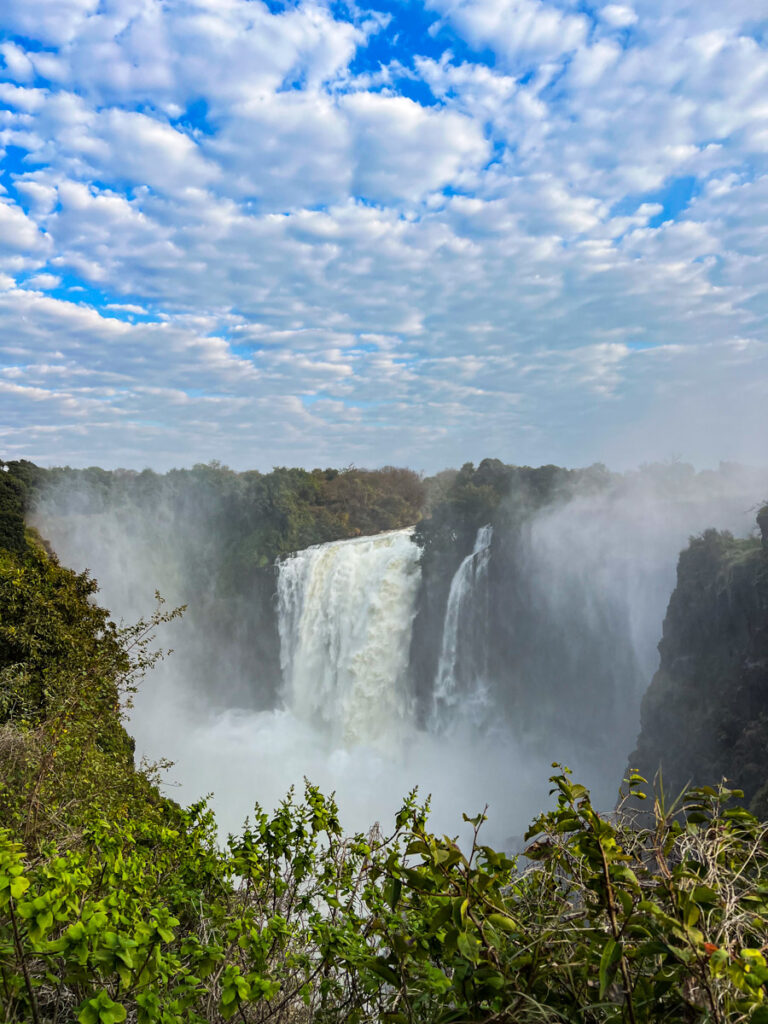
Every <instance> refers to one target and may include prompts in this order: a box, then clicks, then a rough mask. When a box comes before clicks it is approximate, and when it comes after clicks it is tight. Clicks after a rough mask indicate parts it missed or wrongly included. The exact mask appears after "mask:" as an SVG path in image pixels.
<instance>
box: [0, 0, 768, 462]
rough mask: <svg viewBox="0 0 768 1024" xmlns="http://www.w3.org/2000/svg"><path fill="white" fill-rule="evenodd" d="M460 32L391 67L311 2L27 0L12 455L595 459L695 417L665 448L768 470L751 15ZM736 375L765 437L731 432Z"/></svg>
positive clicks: (664, 10)
mask: <svg viewBox="0 0 768 1024" xmlns="http://www.w3.org/2000/svg"><path fill="white" fill-rule="evenodd" d="M430 10H431V12H432V15H433V16H434V15H437V16H438V18H439V19H440V20H439V25H438V26H437V31H436V34H435V35H434V37H433V38H434V39H435V40H439V39H448V43H447V44H446V48H445V50H444V52H443V53H442V54H440V55H438V56H435V57H425V56H423V54H421V53H419V51H418V49H417V50H415V51H413V52H406V51H403V50H402V49H401V50H397V49H395V51H394V52H396V54H397V56H396V57H395V58H394V59H392V60H390V61H389V62H388V63H386V64H385V65H384V66H379V65H378V64H377V62H376V61H371V60H368V63H367V64H366V60H365V59H363V60H362V61H356V57H360V56H361V55H362V57H363V58H366V57H367V56H369V55H366V54H365V52H364V51H365V45H366V41H367V39H368V38H369V37H370V35H371V34H372V33H375V32H376V31H379V30H380V29H381V24H382V23H381V20H379V21H378V22H377V21H376V19H372V18H369V17H368V16H367V15H366V14H365V13H364V12H363V13H360V14H359V16H358V15H355V20H344V19H343V18H342V17H341V16H336V17H334V16H333V14H332V13H331V11H330V9H328V8H326V7H323V6H320V5H315V4H309V3H299V4H297V5H295V6H291V7H287V8H286V9H285V10H284V11H281V12H280V13H271V12H270V11H269V10H268V9H267V7H266V6H265V5H263V4H261V3H255V2H246V0H227V2H225V3H223V2H221V0H194V2H181V0H169V2H167V3H160V2H159V0H110V3H109V4H101V5H97V4H95V3H94V4H91V3H87V2H85V0H83V2H77V3H76V2H69V3H64V2H62V3H57V4H55V5H54V4H49V3H48V2H47V0H27V2H25V3H24V4H21V3H16V2H14V3H12V4H11V6H10V7H8V8H7V11H8V12H9V13H6V10H5V9H4V10H3V13H2V15H0V21H2V22H3V27H5V28H9V29H11V30H16V31H23V32H25V33H31V34H32V37H33V38H36V39H37V42H38V43H40V44H42V48H40V47H39V46H35V47H30V48H29V51H28V52H27V50H26V48H25V44H24V43H23V41H22V40H19V41H17V42H15V43H12V42H6V43H4V44H2V46H1V47H0V53H2V56H3V61H4V66H3V69H2V72H0V77H2V78H3V80H4V81H3V82H2V83H1V84H0V98H1V99H2V100H3V101H4V103H5V105H6V106H7V108H8V109H7V110H6V111H3V112H2V113H0V145H3V146H6V147H13V146H16V147H20V150H21V151H22V152H23V151H26V153H27V156H26V158H25V159H20V157H19V152H18V151H11V150H10V149H9V152H11V155H12V163H11V162H9V173H8V175H7V177H6V178H4V181H5V183H6V188H5V190H4V191H3V192H2V193H0V288H2V291H0V375H2V377H1V379H2V380H3V381H4V388H5V390H4V392H3V407H4V411H6V409H7V413H6V415H5V416H4V418H3V421H4V422H5V424H6V425H5V426H3V421H0V431H1V432H0V437H1V438H2V439H3V442H4V444H5V445H7V446H9V450H12V451H15V452H20V453H25V454H26V455H27V456H28V457H36V458H41V459H43V460H44V461H51V460H52V459H56V460H58V461H66V460H69V461H73V462H78V461H80V462H82V461H85V462H87V463H92V462H94V461H105V462H107V463H114V462H115V461H132V462H133V463H134V464H139V465H143V464H144V463H146V462H147V461H154V462H155V463H156V464H157V465H162V464H166V465H167V464H169V463H172V462H174V461H179V460H180V459H183V460H184V461H192V460H197V459H200V458H206V457H220V458H221V457H223V458H225V459H229V460H231V461H233V462H236V463H237V464H239V465H248V464H253V463H254V462H256V461H258V459H259V458H260V456H258V455H257V454H255V453H257V452H262V453H263V456H261V458H263V464H265V465H270V464H272V462H281V461H282V462H307V461H312V460H315V459H316V460H317V461H319V462H322V463H324V464H331V463H344V462H351V461H354V462H357V463H358V464H364V463H366V462H378V463H383V462H393V461H404V462H410V463H411V464H415V465H417V466H419V467H422V466H423V467H425V468H437V467H439V466H441V465H445V464H448V463H451V462H454V463H455V462H457V461H463V460H464V459H466V458H479V457H482V456H483V455H485V454H488V453H489V452H491V451H494V450H495V451H496V452H498V453H499V454H500V455H501V456H502V457H507V458H514V459H518V458H519V459H520V460H521V461H522V460H524V461H529V462H534V461H537V460H538V461H547V462H548V461H566V462H567V461H589V460H591V459H593V458H601V457H602V458H607V457H608V454H609V450H612V451H614V452H618V451H619V447H620V445H619V440H618V439H621V438H624V439H627V438H632V439H636V437H637V433H636V432H634V430H635V428H634V427H633V426H632V424H634V423H636V422H644V421H645V420H646V419H647V418H648V417H654V419H653V422H654V423H656V422H657V421H658V422H661V421H663V420H664V417H666V421H665V422H666V423H667V426H666V428H665V431H657V430H650V431H649V432H648V436H649V438H650V437H653V441H652V444H651V442H650V441H649V446H650V447H648V448H647V449H644V450H643V451H642V452H639V453H638V457H639V458H649V457H655V456H659V455H661V456H664V455H665V454H669V452H667V451H666V450H665V449H664V445H665V444H672V443H673V441H672V440H671V439H672V438H673V437H675V436H679V437H680V438H682V439H684V440H685V446H688V447H687V448H686V447H685V446H684V445H682V444H675V448H676V450H679V451H680V452H681V453H683V454H685V455H686V456H688V457H693V458H702V457H707V456H708V454H709V453H710V452H714V451H715V450H717V454H718V456H719V455H721V454H722V455H724V456H726V457H727V456H728V455H729V454H730V455H734V456H736V455H740V454H742V452H741V447H742V445H745V446H746V447H748V446H749V444H750V443H751V444H752V448H753V450H754V451H756V452H758V451H761V450H762V449H761V448H760V444H759V443H758V441H757V440H750V439H756V438H759V437H761V436H764V433H765V428H766V427H768V423H766V409H767V408H768V405H766V404H765V403H764V401H763V404H762V405H761V403H760V400H759V399H760V396H762V399H763V400H764V397H765V395H764V389H763V390H762V391H761V390H760V388H759V387H757V385H756V383H755V382H756V381H757V380H759V379H766V378H768V374H767V373H766V370H767V369H768V355H766V345H765V342H764V338H765V336H766V325H768V289H766V283H765V282H766V281H767V280H768V274H767V273H766V270H767V269H768V268H766V259H767V258H768V257H767V256H766V253H768V232H767V230H766V227H765V225H766V224H768V165H766V160H765V153H766V135H765V132H766V129H765V123H766V104H765V98H764V97H765V95H766V88H767V87H768V51H767V50H766V45H765V41H764V40H763V39H761V38H760V37H758V36H757V35H756V34H755V33H754V31H753V28H752V27H751V26H752V24H753V23H752V21H751V20H750V19H751V18H752V17H753V15H752V14H751V13H750V10H751V8H750V5H749V4H748V3H747V2H746V0H734V2H733V4H729V5H727V7H724V6H723V5H720V4H716V3H714V0H713V2H709V0H705V2H704V3H702V4H700V5H697V6H696V7H695V8H694V7H693V6H692V5H690V4H689V3H688V2H687V0H663V2H662V0H642V2H638V3H635V4H634V5H633V6H632V7H629V6H628V5H623V4H608V5H607V6H603V7H602V8H600V9H598V10H596V12H595V15H594V17H591V16H589V15H587V14H585V13H581V12H578V11H576V9H575V6H574V5H571V4H569V3H565V2H564V3H550V2H544V0H498V2H491V0H433V3H432V5H431V7H430ZM33 16H34V18H36V19H37V21H38V22H39V23H40V26H41V27H40V28H39V29H36V28H35V26H34V24H33ZM627 28H631V32H629V33H627V32H626V31H625V30H626V29H627ZM386 31H387V32H388V33H389V39H388V42H389V43H391V44H392V45H393V46H395V47H396V46H397V39H398V35H397V32H398V28H397V13H395V14H393V23H392V26H390V27H389V28H387V29H386ZM35 33H37V34H36V35H35ZM427 43H429V44H430V47H432V46H433V43H432V41H431V40H425V51H424V52H427V51H426V46H427ZM467 44H468V45H467ZM450 46H452V47H453V51H454V52H451V49H450ZM468 47H469V48H468ZM486 49H490V50H492V51H493V52H494V54H495V59H494V60H487V59H486V57H485V55H484V54H483V53H481V51H485V50H486ZM377 52H378V51H377ZM428 52H430V53H434V50H433V49H432V48H430V49H429V51H428ZM455 53H458V54H459V56H458V57H457V56H455ZM361 69H362V70H361ZM35 76H37V78H36V77H35ZM40 77H42V78H43V79H45V81H44V82H42V83H41V82H40V81H38V79H39V78H40ZM429 91H431V96H432V99H431V101H430V102H428V101H427V97H428V95H429ZM416 96H418V97H420V98H421V100H422V102H417V100H416V99H415V98H414V97H416ZM678 179H681V180H682V182H683V184H682V185H681V184H680V181H678V184H677V185H675V184H674V182H675V181H676V180H678ZM689 179H690V181H689ZM691 181H692V182H693V185H692V186H691V184H690V182H691ZM686 182H687V184H686ZM16 281H18V282H20V284H19V286H14V282H16ZM54 288H55V289H57V295H60V294H62V292H61V291H59V290H58V289H64V288H68V291H66V292H64V294H69V295H70V296H71V297H72V301H69V302H66V301H63V300H62V299H61V298H54V297H53V296H52V295H46V294H44V293H45V292H46V291H50V290H52V289H54ZM147 311H151V316H150V315H149V314H148V313H147ZM133 318H139V319H138V320H135V319H133ZM146 320H149V322H145V321H146ZM692 382H693V383H692ZM721 385H722V387H728V388H729V389H731V391H729V395H731V394H736V392H737V391H738V390H739V389H741V390H742V392H743V395H744V401H743V416H742V417H741V418H737V417H734V418H733V422H732V423H731V424H730V425H729V424H728V423H727V422H723V418H722V417H718V418H717V424H716V425H717V434H715V428H714V426H713V427H712V429H710V430H708V429H706V423H707V421H708V416H709V415H710V411H711V410H712V409H713V408H714V407H715V405H716V403H717V401H718V396H719V394H720V390H719V389H721ZM676 391H678V392H680V393H683V392H684V393H685V394H686V396H688V397H687V398H686V402H687V405H686V409H687V414H688V415H689V416H695V415H698V416H699V418H700V419H701V420H702V422H703V423H704V424H705V427H704V428H702V430H701V432H700V436H699V437H697V435H696V432H695V431H694V430H693V429H692V428H691V429H689V428H688V427H687V426H686V425H681V426H680V427H679V430H678V433H677V435H676V434H675V429H674V423H673V420H674V415H673V412H674V406H675V401H676V399H675V393H676ZM729 400H730V399H729ZM725 404H727V403H725ZM713 422H714V421H713ZM211 424H213V426H210V425H211ZM266 436H271V437H273V438H275V441H274V448H272V447H270V449H269V450H268V451H267V450H265V448H264V445H263V443H260V444H257V442H262V441H263V438H264V437H266ZM610 438H616V439H617V440H616V441H612V440H610ZM745 438H746V440H745ZM627 443H628V442H627ZM632 443H633V444H634V443H635V440H632ZM187 453H189V457H187Z"/></svg>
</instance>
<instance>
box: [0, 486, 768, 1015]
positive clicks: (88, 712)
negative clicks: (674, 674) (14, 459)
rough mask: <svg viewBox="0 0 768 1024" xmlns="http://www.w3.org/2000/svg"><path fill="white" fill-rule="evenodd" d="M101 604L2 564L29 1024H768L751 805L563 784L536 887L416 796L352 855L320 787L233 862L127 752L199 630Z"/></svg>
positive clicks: (7, 992)
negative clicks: (157, 690) (158, 644)
mask: <svg viewBox="0 0 768 1024" xmlns="http://www.w3.org/2000/svg"><path fill="white" fill-rule="evenodd" d="M7 473H8V471H6V474H7ZM10 490H13V491H14V493H18V494H22V495H23V492H21V491H18V492H17V491H16V490H15V488H11V489H9V491H8V493H9V492H10ZM22 504H23V498H22ZM11 518H12V516H11V517H10V518H9V519H8V521H7V522H8V523H10V522H11ZM6 525H7V524H6ZM7 535H8V536H10V537H11V539H15V538H17V532H16V531H15V530H13V529H11V530H10V531H9V533H8V534H7ZM94 592H95V584H94V582H93V580H91V579H90V578H89V577H88V575H87V574H77V573H74V572H72V571H70V570H68V569H66V568H64V567H62V566H61V565H59V564H58V562H57V561H56V559H55V557H54V556H52V555H51V554H49V553H48V552H47V551H46V550H45V548H44V547H43V545H42V544H41V543H40V542H39V540H38V538H36V536H35V535H34V534H33V533H31V532H27V533H26V535H25V536H24V539H23V544H21V546H19V545H18V544H17V543H15V542H14V546H13V548H10V547H8V546H7V545H4V546H3V547H2V549H0V780H1V781H0V1011H1V1014H0V1015H1V1016H2V1019H3V1020H4V1021H5V1022H7V1024H12V1022H13V1024H22V1022H23V1024H28V1022H32V1024H59V1022H65V1021H77V1022H78V1024H120V1022H122V1021H127V1020H130V1021H136V1022H137V1024H189V1022H191V1024H208V1022H210V1024H213V1022H219V1021H223V1020H233V1019H237V1020H240V1021H242V1022H243V1024H256V1022H266V1021H274V1022H279V1024H331V1022H334V1024H342V1022H345V1024H346V1022H357V1024H379V1022H383V1021H388V1022H391V1024H459V1022H470V1021H472V1022H481V1021H482V1022H487V1024H490V1022H499V1024H501V1022H506V1024H513V1022H514V1024H533V1022H541V1021H551V1022H555V1021H559V1022H563V1021H573V1022H574V1024H575V1022H579V1024H598V1022H601V1024H602V1022H606V1024H608V1022H617V1021H628V1022H633V1024H640V1022H644V1024H651V1022H654V1024H658V1022H664V1021H669V1022H675V1024H677V1022H680V1021H687V1022H701V1024H704V1022H721V1024H726V1022H727V1024H736V1022H741V1021H747V1020H749V1021H751V1022H753V1024H765V1022H766V1020H768V1003H767V1002H766V995H767V991H768V990H767V987H766V986H767V983H768V967H766V961H765V951H764V946H763V944H764V941H765V919H766V916H768V842H767V832H768V829H767V827H766V825H764V824H761V823H760V822H759V821H758V820H757V819H756V818H754V817H752V816H751V815H749V814H748V813H747V812H746V811H743V810H739V809H736V810H729V809H728V799H729V797H730V796H731V795H732V794H730V793H728V792H727V791H723V790H719V791H717V790H698V791H694V792H692V793H690V794H689V796H688V797H687V798H686V799H685V800H684V801H678V802H675V801H673V800H670V799H667V800H666V802H665V800H664V799H663V798H662V797H661V796H659V797H658V798H656V799H655V800H654V799H653V797H650V799H649V802H650V803H651V804H653V806H652V808H651V810H650V813H649V814H648V815H645V816H644V817H643V818H640V819H637V820H636V819H634V818H633V817H632V814H631V813H630V812H629V811H628V810H620V811H618V812H617V813H615V814H613V815H601V814H599V813H598V812H597V811H596V810H595V808H594V807H593V806H592V804H591V801H590V798H589V793H588V792H587V791H586V790H585V789H584V788H583V787H581V786H578V785H575V784H574V783H573V782H572V781H571V780H570V778H569V775H568V773H567V771H566V770H562V769H558V771H557V772H556V774H555V775H554V776H553V780H552V781H553V792H554V794H555V796H556V803H555V806H554V809H553V810H551V811H549V812H546V813H543V814H542V815H541V816H540V817H539V818H538V819H537V820H536V821H534V823H533V824H532V826H531V829H530V830H529V833H528V835H527V837H526V838H527V841H528V846H527V850H526V856H525V857H524V858H520V862H519V863H517V862H516V861H515V860H513V859H511V858H509V857H508V856H506V855H505V854H504V853H502V852H499V851H496V850H494V849H492V848H491V847H489V846H487V845H485V844H484V843H483V841H482V828H481V826H482V820H483V816H482V815H478V816H477V817H476V818H474V819H472V820H471V821H470V823H469V824H470V828H471V830H472V838H471V840H470V841H469V843H467V844H466V845H465V846H464V848H462V847H460V845H459V844H458V843H457V842H456V841H455V840H453V839H451V838H448V837H439V836H436V835H434V834H433V833H431V831H430V830H429V822H428V810H427V808H426V807H423V806H421V805H420V804H419V802H418V800H417V798H416V794H410V795H409V796H408V797H407V799H406V800H405V802H404V805H403V808H402V810H401V811H400V812H399V813H398V815H397V816H396V820H395V821H394V822H393V823H392V825H391V829H390V831H388V832H386V831H385V832H383V831H381V830H380V829H378V828H375V829H372V830H371V831H370V832H369V833H368V834H359V835H346V834H345V833H344V832H343V830H342V828H341V825H340V822H339V817H338V812H337V808H336V807H335V805H334V803H333V801H332V800H329V799H327V798H325V797H323V795H322V794H320V793H319V792H318V791H317V790H316V789H315V788H314V787H313V786H311V785H310V784H308V785H307V787H306V790H305V793H304V796H303V798H302V799H296V798H295V796H294V795H293V794H289V795H288V797H287V798H286V800H285V802H284V803H283V804H282V805H281V806H280V807H278V808H277V809H276V810H275V811H274V812H273V813H271V814H270V813H267V812H266V811H264V810H263V809H262V808H260V807H259V806H258V805H257V806H256V808H255V811H254V814H253V816H252V818H251V822H250V824H249V825H247V826H244V827H243V829H242V830H241V831H240V832H239V833H238V834H236V835H233V836H230V837H229V838H228V839H227V840H226V841H225V842H222V841H221V837H217V834H216V830H215V823H214V821H213V818H212V816H211V814H210V812H209V811H208V810H207V809H206V807H205V806H204V804H198V805H195V806H193V807H190V808H187V809H184V808H180V807H179V806H177V805H176V804H175V803H173V802H172V801H170V800H167V799H165V798H163V797H162V796H161V795H160V793H159V791H158V789H157V785H156V779H157V769H156V768H148V767H146V766H142V767H140V768H138V769H137V768H136V767H135V766H134V764H133V757H132V746H131V741H130V739H129V737H128V735H127V733H126V731H125V728H124V718H125V714H126V708H127V706H128V705H129V703H130V697H131V694H132V692H133V691H134V689H135V687H136V686H137V685H138V683H139V681H140V678H141V675H142V673H143V672H144V671H145V670H146V669H148V668H150V667H151V665H152V662H153V660H154V657H155V656H154V655H152V654H151V653H150V648H151V644H150V638H151V635H152V632H153V631H154V629H155V628H156V627H162V625H163V621H164V620H165V619H167V618H170V617H173V616H174V615H175V614H176V613H175V612H170V613H169V614H167V615H165V614H163V611H162V609H159V611H158V614H157V615H156V616H155V617H154V618H153V619H152V620H150V621H147V622H140V623H138V624H136V625H135V626H132V627H123V628H118V627H116V626H115V625H114V624H113V623H111V622H110V620H109V617H108V615H107V613H106V612H105V611H104V610H103V609H101V608H99V607H98V606H97V605H96V604H95V603H94V601H93V598H94ZM628 786H629V788H630V789H631V790H632V792H633V793H634V795H635V801H637V800H641V799H642V794H641V792H640V791H641V790H642V789H644V788H646V787H645V783H644V780H642V779H641V778H640V777H639V776H636V775H635V776H631V777H630V779H629V783H628ZM648 792H649V794H650V791H648ZM257 795H258V794H254V796H257Z"/></svg>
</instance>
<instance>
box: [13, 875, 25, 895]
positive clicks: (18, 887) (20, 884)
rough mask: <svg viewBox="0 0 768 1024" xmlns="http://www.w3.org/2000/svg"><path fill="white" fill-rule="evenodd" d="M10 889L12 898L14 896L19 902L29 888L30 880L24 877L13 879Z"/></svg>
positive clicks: (19, 876) (18, 876)
mask: <svg viewBox="0 0 768 1024" xmlns="http://www.w3.org/2000/svg"><path fill="white" fill-rule="evenodd" d="M10 888H11V896H13V898H14V899H15V900H19V899H21V897H22V896H23V895H24V893H25V892H26V891H27V889H28V888H29V880H28V879H26V878H24V876H23V875H17V876H16V878H12V879H11V886H10Z"/></svg>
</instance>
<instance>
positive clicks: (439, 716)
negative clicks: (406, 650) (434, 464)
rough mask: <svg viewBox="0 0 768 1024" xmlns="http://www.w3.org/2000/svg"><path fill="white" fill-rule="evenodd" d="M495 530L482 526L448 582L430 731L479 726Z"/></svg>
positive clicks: (484, 703) (484, 698)
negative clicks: (456, 722)
mask: <svg viewBox="0 0 768 1024" xmlns="http://www.w3.org/2000/svg"><path fill="white" fill-rule="evenodd" d="M492 536H493V527H491V526H481V527H480V529H479V530H478V531H477V536H476V538H475V546H474V548H473V549H472V552H471V554H469V555H467V557H466V558H465V559H464V561H463V562H462V563H461V565H460V566H459V568H458V569H457V570H456V572H455V574H454V577H453V579H452V580H451V589H450V591H449V593H448V605H447V607H446V611H445V622H444V625H443V640H442V645H441V648H440V660H439V661H438V666H437V676H436V678H435V689H434V697H433V706H432V715H431V720H430V725H431V727H432V728H433V729H434V730H436V731H442V730H443V729H445V728H446V727H447V726H448V725H449V723H450V722H451V720H452V719H455V718H456V705H457V704H459V703H460V704H461V708H460V709H459V710H460V712H461V714H462V716H464V717H469V718H470V719H474V720H475V721H476V722H479V721H480V720H481V719H482V718H483V716H484V712H485V708H486V706H487V686H488V679H487V669H488V614H489V600H490V594H489V590H488V565H489V563H490V560H491V539H492Z"/></svg>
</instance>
